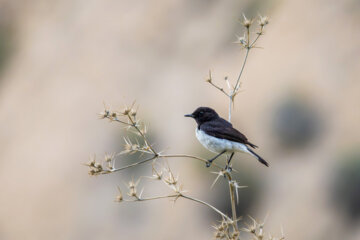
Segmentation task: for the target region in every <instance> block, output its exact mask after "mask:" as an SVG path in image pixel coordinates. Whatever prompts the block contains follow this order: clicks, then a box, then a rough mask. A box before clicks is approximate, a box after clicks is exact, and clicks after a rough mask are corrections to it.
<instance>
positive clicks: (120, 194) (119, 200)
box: [115, 187, 124, 202]
mask: <svg viewBox="0 0 360 240" xmlns="http://www.w3.org/2000/svg"><path fill="white" fill-rule="evenodd" d="M117 189H118V191H119V193H118V195H117V196H116V198H115V201H116V202H122V201H123V200H124V199H123V195H122V193H121V189H120V188H119V187H117Z"/></svg>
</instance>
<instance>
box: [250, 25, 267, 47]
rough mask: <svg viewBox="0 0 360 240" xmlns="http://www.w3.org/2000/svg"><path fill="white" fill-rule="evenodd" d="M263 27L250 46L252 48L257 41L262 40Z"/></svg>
mask: <svg viewBox="0 0 360 240" xmlns="http://www.w3.org/2000/svg"><path fill="white" fill-rule="evenodd" d="M263 29H264V27H263V26H260V32H258V33H257V36H256V38H255V40H254V41H253V42H252V43H251V44H250V48H252V47H253V46H254V44H255V43H256V41H257V40H258V39H259V38H260V36H261V35H263Z"/></svg>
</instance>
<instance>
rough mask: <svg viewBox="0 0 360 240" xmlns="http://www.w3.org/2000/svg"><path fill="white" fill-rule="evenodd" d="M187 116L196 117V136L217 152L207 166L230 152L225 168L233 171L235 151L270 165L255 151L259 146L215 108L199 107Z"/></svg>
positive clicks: (207, 147)
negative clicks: (222, 116)
mask: <svg viewBox="0 0 360 240" xmlns="http://www.w3.org/2000/svg"><path fill="white" fill-rule="evenodd" d="M185 117H191V118H193V119H195V121H196V123H197V128H196V130H195V133H196V138H197V139H198V140H199V142H200V143H201V144H202V145H203V146H204V147H205V148H206V149H208V150H210V151H211V152H214V153H216V154H217V155H216V156H215V157H213V158H211V159H209V160H208V161H207V163H206V167H210V166H211V164H212V162H213V161H214V160H215V159H217V158H218V157H220V156H221V155H222V154H224V153H227V154H230V157H229V158H228V161H227V165H226V167H225V169H227V170H228V171H231V167H230V162H231V159H232V157H233V156H234V154H235V152H243V153H247V154H250V155H252V156H254V157H255V158H256V159H257V160H258V161H259V162H260V163H262V164H264V165H265V166H267V167H268V166H269V164H268V163H267V162H266V161H265V160H264V159H263V158H262V157H260V156H259V155H258V154H256V153H255V152H254V150H253V149H255V148H257V147H258V146H256V145H255V144H253V143H251V142H249V141H248V139H247V137H246V136H245V135H244V134H242V133H241V132H239V131H238V130H236V129H235V128H234V127H233V126H232V124H231V123H230V122H228V121H226V120H225V119H223V118H221V117H220V116H219V114H217V112H216V111H215V110H214V109H212V108H209V107H199V108H197V109H196V110H195V111H194V112H193V113H191V114H186V115H185Z"/></svg>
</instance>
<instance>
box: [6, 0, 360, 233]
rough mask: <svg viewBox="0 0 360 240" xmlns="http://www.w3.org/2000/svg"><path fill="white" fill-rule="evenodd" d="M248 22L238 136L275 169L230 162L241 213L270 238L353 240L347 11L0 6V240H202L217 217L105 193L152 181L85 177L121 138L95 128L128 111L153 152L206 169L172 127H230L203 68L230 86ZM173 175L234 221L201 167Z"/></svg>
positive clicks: (352, 99) (178, 169)
mask: <svg viewBox="0 0 360 240" xmlns="http://www.w3.org/2000/svg"><path fill="white" fill-rule="evenodd" d="M243 12H244V13H246V14H247V16H249V17H252V16H254V17H256V16H257V13H258V12H260V13H262V14H264V15H268V16H270V20H271V22H270V25H269V26H268V27H267V28H266V29H265V35H264V36H263V37H262V38H261V39H260V41H259V42H258V46H259V47H261V48H259V49H254V50H253V51H252V52H251V53H250V56H249V61H248V64H247V66H246V68H245V72H244V75H243V80H242V82H243V85H242V89H243V91H242V92H241V94H240V95H238V96H237V98H236V103H235V109H234V112H233V123H234V125H235V126H236V128H238V129H239V130H241V131H242V132H244V133H245V134H246V135H247V136H248V138H249V139H250V140H251V141H252V142H254V143H255V144H257V145H259V146H260V149H259V150H258V153H259V154H260V155H262V156H263V157H264V158H265V159H266V160H268V161H269V162H270V166H271V167H270V168H265V167H263V166H262V165H260V164H259V163H258V162H257V161H256V160H254V159H253V158H251V157H247V156H243V155H240V154H237V155H235V156H236V158H235V159H234V160H233V161H234V166H233V167H234V168H236V169H237V170H238V173H237V175H236V178H237V179H239V180H240V183H241V184H243V185H247V186H248V188H246V189H242V190H241V191H240V207H239V214H241V215H244V216H245V217H246V215H247V214H249V215H251V216H253V217H256V218H258V219H263V218H264V217H265V216H266V215H267V214H268V215H269V216H268V218H267V223H266V226H265V229H266V231H267V232H271V233H272V234H274V235H280V226H283V228H284V233H285V235H286V236H287V239H292V240H301V239H309V240H321V239H324V240H325V239H326V240H330V239H334V240H338V239H349V240H355V239H359V238H360V222H359V221H360V130H359V122H360V107H359V105H360V82H359V76H360V44H359V42H360V28H359V24H360V2H359V1H357V0H343V1H336V0H330V1H329V0H327V1H325V0H317V1H302V0H287V1H280V0H271V1H261V0H252V1H250V0H243V1H240V0H225V1H212V0H198V1H192V0H185V1H179V0H178V1H176V0H170V1H169V0H155V1H146V0H142V1H130V0H122V1H115V0H108V1H100V0H87V1H83V0H53V1H44V0H33V1H22V0H18V1H13V0H1V1H0V124H1V128H0V129H1V131H0V150H1V151H0V153H1V155H0V156H1V158H0V159H1V160H0V182H1V185H0V194H1V195H0V206H1V207H0V239H2V240H12V239H210V238H211V237H212V234H213V229H212V228H211V225H212V224H215V223H216V221H217V220H218V218H217V216H216V215H214V214H213V213H212V212H211V211H209V210H208V209H206V208H204V207H202V206H199V205H196V204H194V203H192V202H187V201H185V200H181V199H180V200H179V201H177V202H176V204H175V205H174V204H173V203H172V202H171V201H168V200H159V201H154V202H147V203H122V204H119V203H115V202H114V197H115V195H116V194H117V191H116V186H117V185H119V186H121V187H124V182H126V181H128V180H129V179H131V177H132V176H134V177H139V176H140V175H144V174H148V173H149V172H150V170H149V169H150V166H148V165H147V166H142V167H139V168H138V170H136V171H127V172H123V173H119V174H113V175H104V176H98V177H90V176H89V175H88V174H87V170H88V169H87V168H86V167H84V166H83V165H82V163H84V162H87V161H88V157H89V155H91V154H94V153H96V154H97V155H98V156H100V157H101V156H102V155H103V153H105V152H120V151H121V150H122V149H123V144H124V141H123V136H124V134H125V133H124V131H123V130H122V128H121V126H119V125H118V124H115V123H108V122H107V121H106V120H99V119H98V117H97V115H96V114H97V113H98V112H100V111H102V110H103V102H105V103H107V104H108V105H110V106H112V107H113V108H116V109H121V108H123V107H124V104H131V102H132V101H133V100H136V101H137V104H138V105H139V106H140V108H139V114H140V116H141V117H142V119H143V121H145V122H146V123H147V125H148V128H149V134H150V135H151V138H152V140H153V141H155V142H156V145H155V147H156V148H157V149H159V150H166V152H168V153H189V154H196V155H200V156H202V157H210V156H212V154H211V153H209V152H207V151H206V150H204V149H203V148H202V146H201V145H200V144H199V143H198V142H197V140H196V139H195V136H194V128H195V123H194V122H193V121H192V120H190V119H186V118H184V117H183V115H184V114H186V113H190V112H192V111H193V110H194V109H195V108H196V107H198V106H210V107H213V108H215V109H216V110H217V111H218V112H219V113H220V114H221V115H222V116H225V117H226V116H227V99H226V98H225V97H224V96H223V95H222V94H221V93H219V92H218V91H217V90H216V89H214V88H212V87H210V86H209V85H208V84H207V83H205V81H204V80H205V79H206V77H207V73H208V70H209V69H211V70H212V72H213V79H214V81H215V82H217V83H218V84H219V85H223V84H224V81H223V79H224V77H225V76H228V77H229V79H230V80H232V81H234V79H235V78H236V77H237V74H238V72H239V70H240V66H241V63H242V59H243V56H244V55H243V54H244V53H243V51H241V50H240V47H239V46H238V45H236V44H233V43H232V42H233V41H235V40H236V34H237V35H240V36H241V35H242V31H243V29H242V26H241V24H240V23H239V21H238V19H239V18H241V14H242V13H243ZM254 31H255V29H254ZM223 86H225V85H223ZM128 161H131V160H128ZM218 161H219V162H221V161H224V160H223V159H222V160H218ZM169 164H170V165H171V167H172V169H173V170H174V171H175V173H179V175H180V181H182V182H183V183H184V188H185V189H187V190H189V194H190V195H193V196H195V197H198V198H201V199H203V200H206V201H208V202H210V203H212V204H214V205H215V206H216V207H218V208H220V209H221V210H223V211H225V212H229V199H228V192H227V188H226V185H225V184H224V183H223V182H224V181H221V180H220V181H219V183H218V184H217V185H216V186H215V188H214V189H210V185H211V183H212V181H213V180H214V178H215V175H213V174H210V173H209V169H206V168H205V166H204V165H203V164H200V163H198V162H196V161H193V160H190V159H171V160H169ZM151 193H152V189H151V188H150V189H146V190H145V193H144V194H148V195H151ZM243 236H244V237H245V236H246V234H243Z"/></svg>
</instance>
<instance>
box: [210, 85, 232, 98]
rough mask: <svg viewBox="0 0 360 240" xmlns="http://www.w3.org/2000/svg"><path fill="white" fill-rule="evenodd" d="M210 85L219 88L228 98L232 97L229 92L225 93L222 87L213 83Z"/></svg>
mask: <svg viewBox="0 0 360 240" xmlns="http://www.w3.org/2000/svg"><path fill="white" fill-rule="evenodd" d="M209 83H210V84H211V85H213V86H214V87H215V88H217V89H218V90H220V91H221V92H222V93H224V94H225V95H226V96H228V97H230V95H229V94H228V93H227V92H225V90H224V88H221V87H219V86H217V85H215V84H214V83H212V82H209Z"/></svg>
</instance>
